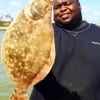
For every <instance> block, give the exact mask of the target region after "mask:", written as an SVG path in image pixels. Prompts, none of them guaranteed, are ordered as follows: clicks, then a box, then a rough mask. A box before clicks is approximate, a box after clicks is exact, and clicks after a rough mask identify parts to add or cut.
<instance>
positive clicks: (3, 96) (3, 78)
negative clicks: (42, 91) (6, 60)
mask: <svg viewBox="0 0 100 100" xmlns="http://www.w3.org/2000/svg"><path fill="white" fill-rule="evenodd" d="M4 32H5V31H0V48H1V43H2V39H3V36H4ZM13 89H14V83H13V82H12V81H11V80H10V78H9V77H8V75H7V73H6V71H5V69H4V66H3V65H2V62H1V49H0V100H9V96H10V95H11V94H12V92H13ZM30 93H31V89H29V90H28V96H29V95H30Z"/></svg>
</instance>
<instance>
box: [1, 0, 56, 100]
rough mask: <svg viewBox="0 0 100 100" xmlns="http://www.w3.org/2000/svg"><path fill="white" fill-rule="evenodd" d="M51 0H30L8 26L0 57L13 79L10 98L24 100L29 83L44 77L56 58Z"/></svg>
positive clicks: (32, 83)
mask: <svg viewBox="0 0 100 100" xmlns="http://www.w3.org/2000/svg"><path fill="white" fill-rule="evenodd" d="M51 9H52V4H51V1H50V0H32V1H31V2H30V3H29V4H27V5H26V6H25V7H24V8H23V9H22V10H21V12H20V13H19V14H18V16H17V17H16V18H15V19H14V21H13V22H12V23H11V25H10V26H9V27H8V29H7V31H6V32H5V35H4V37H3V41H2V47H1V51H2V52H1V58H2V61H3V64H4V67H5V69H6V71H7V73H8V75H9V76H10V78H11V79H12V80H13V81H14V83H15V86H16V87H15V90H14V93H13V94H12V96H11V97H10V100H27V96H26V94H25V93H26V91H27V89H28V88H29V87H31V86H33V85H35V84H37V83H38V82H40V81H41V80H43V79H44V78H45V77H46V75H47V74H48V73H49V71H50V70H51V68H52V65H53V63H54V59H55V43H54V32H53V27H52V24H51V11H52V10H51Z"/></svg>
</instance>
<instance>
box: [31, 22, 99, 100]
mask: <svg viewBox="0 0 100 100" xmlns="http://www.w3.org/2000/svg"><path fill="white" fill-rule="evenodd" d="M53 26H54V34H55V48H56V59H55V62H54V65H53V68H52V70H51V72H50V73H49V74H48V75H47V77H46V78H45V79H44V80H43V81H41V82H40V83H38V84H37V85H36V86H35V87H34V89H33V91H32V94H31V97H30V100H100V28H99V27H98V26H96V25H94V24H89V23H87V22H86V25H85V26H84V27H82V28H80V29H75V30H67V29H65V28H62V27H59V26H58V25H56V24H54V25H53Z"/></svg>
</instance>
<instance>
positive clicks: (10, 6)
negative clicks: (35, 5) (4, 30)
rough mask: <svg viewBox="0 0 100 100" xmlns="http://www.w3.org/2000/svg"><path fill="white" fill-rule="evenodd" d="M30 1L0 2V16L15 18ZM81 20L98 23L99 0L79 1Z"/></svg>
mask: <svg viewBox="0 0 100 100" xmlns="http://www.w3.org/2000/svg"><path fill="white" fill-rule="evenodd" d="M29 1H30V0H1V1H0V16H1V15H5V14H10V15H11V16H13V17H15V16H16V15H17V14H18V12H19V11H20V10H21V9H22V8H23V7H24V6H25V5H26V4H27V3H28V2H29ZM80 3H81V6H82V14H83V19H84V20H87V21H89V22H91V23H100V0H80Z"/></svg>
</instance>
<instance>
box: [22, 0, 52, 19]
mask: <svg viewBox="0 0 100 100" xmlns="http://www.w3.org/2000/svg"><path fill="white" fill-rule="evenodd" d="M51 10H52V1H51V0H32V1H31V2H30V3H29V4H28V5H27V6H26V7H25V9H24V11H25V14H26V15H27V16H28V17H30V18H31V19H33V20H37V19H41V18H42V17H44V16H45V15H46V14H49V13H51Z"/></svg>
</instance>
